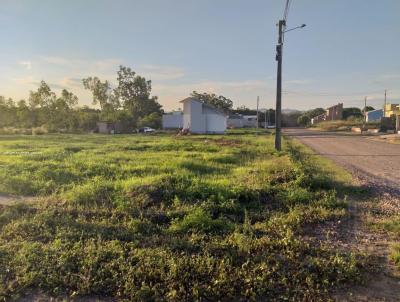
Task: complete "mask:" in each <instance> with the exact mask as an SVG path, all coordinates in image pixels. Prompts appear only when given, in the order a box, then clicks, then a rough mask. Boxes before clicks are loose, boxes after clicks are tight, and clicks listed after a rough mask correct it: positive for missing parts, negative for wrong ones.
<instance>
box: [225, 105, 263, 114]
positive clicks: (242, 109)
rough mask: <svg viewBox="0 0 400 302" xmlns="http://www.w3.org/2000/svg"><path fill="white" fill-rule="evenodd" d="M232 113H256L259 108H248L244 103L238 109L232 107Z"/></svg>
mask: <svg viewBox="0 0 400 302" xmlns="http://www.w3.org/2000/svg"><path fill="white" fill-rule="evenodd" d="M230 111H231V113H237V114H243V115H256V114H257V110H254V109H250V108H247V107H246V106H244V105H242V106H240V107H237V108H236V109H231V110H230Z"/></svg>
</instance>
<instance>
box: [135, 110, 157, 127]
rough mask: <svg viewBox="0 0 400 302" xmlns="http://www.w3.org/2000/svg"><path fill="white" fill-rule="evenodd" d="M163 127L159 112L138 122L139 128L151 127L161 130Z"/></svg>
mask: <svg viewBox="0 0 400 302" xmlns="http://www.w3.org/2000/svg"><path fill="white" fill-rule="evenodd" d="M161 126H162V121H161V115H160V114H158V113H157V112H153V113H150V114H149V115H146V116H145V117H143V118H141V119H140V120H139V122H138V127H151V128H154V129H160V128H161Z"/></svg>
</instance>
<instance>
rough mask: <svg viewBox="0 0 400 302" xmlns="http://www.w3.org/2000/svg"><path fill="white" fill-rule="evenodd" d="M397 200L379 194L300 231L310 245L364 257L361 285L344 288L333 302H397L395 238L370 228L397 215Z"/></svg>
mask: <svg viewBox="0 0 400 302" xmlns="http://www.w3.org/2000/svg"><path fill="white" fill-rule="evenodd" d="M399 206H400V198H399V196H393V195H390V194H387V193H385V194H382V196H381V197H380V198H378V199H373V200H369V201H360V200H359V199H358V200H357V199H351V200H350V201H349V214H348V216H346V217H343V218H342V219H334V220H332V221H328V222H325V223H324V224H319V225H315V226H313V227H309V228H308V229H306V230H304V232H305V233H306V234H307V235H306V236H305V238H306V240H308V241H309V242H310V243H312V244H318V245H327V246H330V247H331V248H333V249H335V250H337V251H352V252H353V253H356V254H361V255H364V256H365V260H364V261H365V264H364V272H363V273H362V276H361V280H362V282H361V284H360V283H358V284H357V283H356V284H351V283H349V284H346V285H345V286H343V287H342V288H339V289H338V290H336V291H334V292H333V293H332V298H333V299H334V300H335V301H399V297H400V272H399V269H398V267H396V265H395V263H394V261H393V260H392V259H391V257H390V253H391V248H392V247H393V246H395V244H396V242H398V237H397V236H396V235H394V234H390V233H388V232H386V231H384V230H377V229H376V228H371V225H374V224H376V223H379V221H386V220H387V219H388V218H389V217H392V215H393V214H395V213H398V207H399Z"/></svg>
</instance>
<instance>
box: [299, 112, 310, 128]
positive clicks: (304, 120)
mask: <svg viewBox="0 0 400 302" xmlns="http://www.w3.org/2000/svg"><path fill="white" fill-rule="evenodd" d="M297 123H298V124H299V125H300V126H304V127H307V126H309V125H310V124H311V118H310V117H309V116H307V115H305V114H303V115H300V116H299V117H298V118H297Z"/></svg>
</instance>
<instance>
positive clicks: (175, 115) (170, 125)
mask: <svg viewBox="0 0 400 302" xmlns="http://www.w3.org/2000/svg"><path fill="white" fill-rule="evenodd" d="M162 127H163V129H181V128H183V112H182V111H173V112H170V113H166V114H163V117H162Z"/></svg>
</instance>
